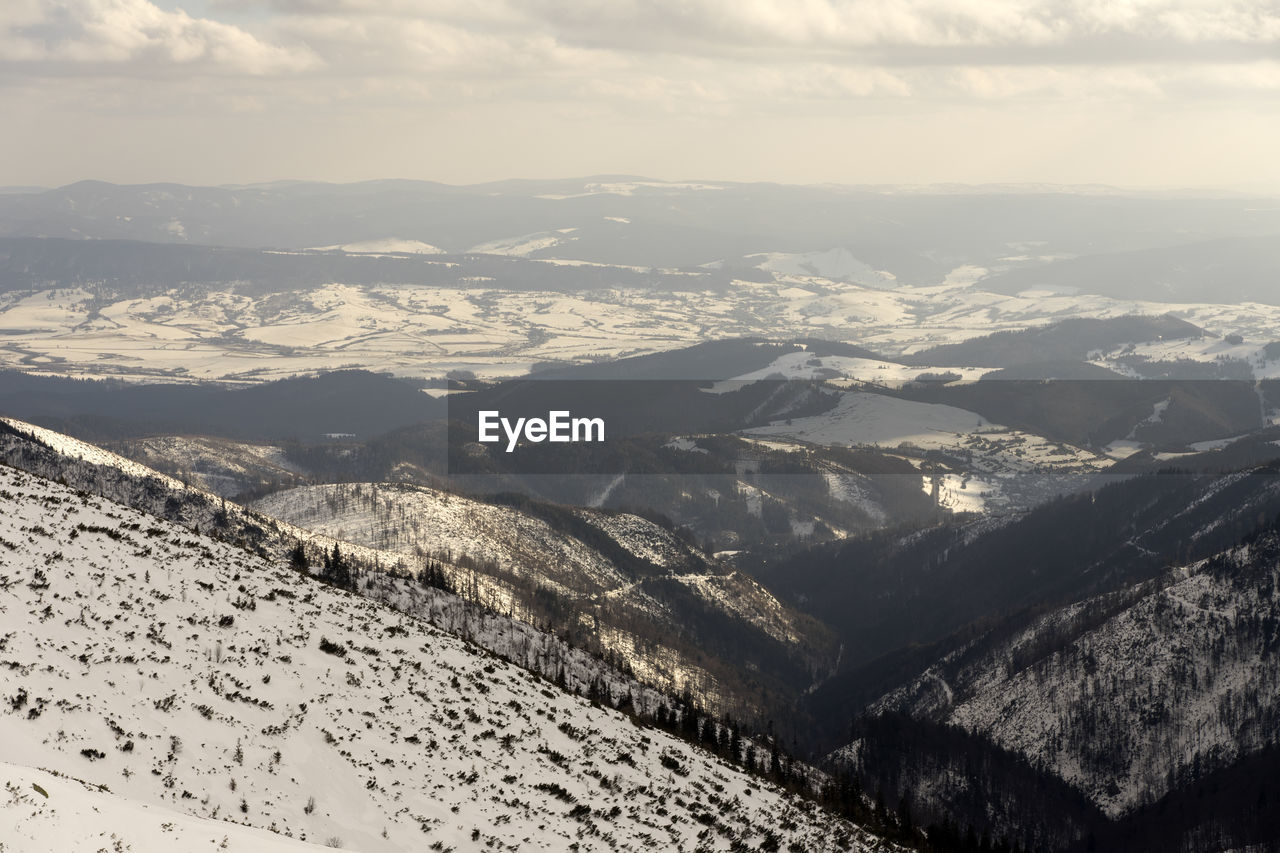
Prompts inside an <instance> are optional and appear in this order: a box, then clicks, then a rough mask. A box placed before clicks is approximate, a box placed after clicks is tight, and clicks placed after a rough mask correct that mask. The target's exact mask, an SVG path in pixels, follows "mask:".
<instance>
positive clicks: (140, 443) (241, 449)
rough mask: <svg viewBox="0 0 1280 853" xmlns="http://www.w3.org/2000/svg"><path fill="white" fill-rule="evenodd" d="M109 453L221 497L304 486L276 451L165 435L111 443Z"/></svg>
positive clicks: (295, 470) (294, 469)
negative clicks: (110, 451)
mask: <svg viewBox="0 0 1280 853" xmlns="http://www.w3.org/2000/svg"><path fill="white" fill-rule="evenodd" d="M109 448H110V449H114V450H118V451H119V452H120V453H121V454H122V455H124V456H126V457H128V458H129V459H133V460H135V461H138V462H140V463H142V464H143V465H145V466H147V467H148V468H151V469H152V470H156V471H164V472H166V473H168V474H172V475H173V476H175V477H177V478H178V479H179V480H182V481H183V482H185V483H189V484H191V485H193V486H196V487H198V488H201V489H204V490H205V491H208V492H211V493H213V494H215V495H218V496H220V497H227V498H231V497H235V496H237V495H240V494H242V493H244V492H252V491H254V490H260V489H264V488H267V487H270V486H273V485H279V484H284V485H300V484H302V483H304V482H306V477H305V476H304V472H303V471H302V470H301V469H299V468H298V466H296V465H294V464H292V463H290V462H289V460H288V459H286V458H285V454H284V451H283V450H282V449H281V448H280V447H278V446H275V445H267V444H248V443H245V442H237V441H228V440H226V439H221V438H209V437H204V436H185V435H163V436H154V437H149V438H137V439H128V440H124V441H116V442H110V443H109Z"/></svg>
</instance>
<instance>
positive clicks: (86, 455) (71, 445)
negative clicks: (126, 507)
mask: <svg viewBox="0 0 1280 853" xmlns="http://www.w3.org/2000/svg"><path fill="white" fill-rule="evenodd" d="M0 423H3V424H4V425H6V426H8V427H10V428H11V429H15V430H19V431H20V432H22V433H24V434H25V435H28V436H30V437H31V438H33V439H35V441H36V442H38V443H39V444H42V445H44V446H46V447H48V448H49V449H50V450H52V451H54V452H55V453H57V454H58V455H60V456H64V457H67V458H69V459H79V460H82V461H84V462H87V463H89V464H90V465H100V466H104V467H107V468H113V469H115V470H117V471H119V472H120V473H121V474H123V475H125V476H128V477H135V478H140V479H145V478H154V479H156V480H157V481H158V482H159V483H160V484H161V485H163V486H165V487H166V488H171V489H185V488H186V486H185V484H184V483H182V481H180V480H176V479H174V478H173V477H169V476H166V475H164V474H161V473H160V472H159V471H156V470H155V469H153V468H148V467H147V466H146V465H142V464H140V463H138V462H134V461H133V460H132V459H127V458H125V457H123V456H121V455H119V454H118V453H112V452H111V451H109V450H104V449H103V448H101V447H98V446H97V445H94V444H89V443H88V442H86V441H81V440H80V439H78V438H72V437H71V436H69V435H64V434H63V433H60V432H54V431H53V430H51V429H45V428H44V427H42V426H36V425H35V424H29V423H26V422H25V421H19V420H16V419H14V418H0Z"/></svg>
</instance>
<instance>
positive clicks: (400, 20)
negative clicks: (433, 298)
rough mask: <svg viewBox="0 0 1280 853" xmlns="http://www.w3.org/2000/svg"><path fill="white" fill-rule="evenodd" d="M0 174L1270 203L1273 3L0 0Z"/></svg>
mask: <svg viewBox="0 0 1280 853" xmlns="http://www.w3.org/2000/svg"><path fill="white" fill-rule="evenodd" d="M0 115H2V116H4V117H5V119H4V121H3V126H4V132H3V133H0V185H8V186H28V185H35V186H57V185H62V184H66V183H70V182H73V181H76V180H81V179H98V180H107V181H114V182H118V183H139V182H151V181H177V182H182V183H189V184H225V183H253V182H261V181H271V180H281V179H311V180H328V181H355V180H365V179H375V178H417V179H429V180H438V181H444V182H447V183H476V182H481V181H488V180H500V179H505V178H556V177H571V176H585V175H594V174H631V175H645V176H649V177H654V178H659V179H667V180H692V179H702V180H741V181H777V182H784V183H845V184H932V183H941V182H954V183H991V182H1049V183H1067V184H1092V183H1100V184H1110V185H1115V186H1122V187H1135V188H1210V187H1213V188H1221V189H1230V190H1240V191H1265V192H1277V191H1280V157H1277V155H1276V153H1275V152H1277V151H1280V0H1209V2H1202V0H1127V2H1126V0H1078V2H1063V0H179V1H178V2H170V0H0Z"/></svg>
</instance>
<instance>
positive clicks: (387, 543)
mask: <svg viewBox="0 0 1280 853" xmlns="http://www.w3.org/2000/svg"><path fill="white" fill-rule="evenodd" d="M253 508H254V509H255V510H256V511H258V512H261V513H264V514H266V515H268V516H271V517H273V518H278V519H280V520H282V521H284V522H286V523H287V524H289V525H294V526H296V527H298V528H303V529H306V530H309V531H312V532H314V533H317V534H321V535H323V536H327V537H333V538H335V539H337V540H341V541H344V542H351V543H354V544H356V545H360V546H364V547H366V548H370V549H376V550H377V551H379V552H380V553H382V554H383V555H388V556H393V555H403V556H404V557H406V558H411V559H412V558H417V559H423V558H426V559H435V560H439V561H441V562H443V563H445V564H446V566H447V567H446V568H445V572H446V573H447V574H449V575H450V577H451V578H453V582H454V584H455V586H457V587H462V586H465V585H468V584H470V585H475V586H476V588H477V589H478V590H479V591H480V592H481V594H482V595H483V596H485V597H486V600H487V601H489V602H490V606H491V607H492V608H493V609H496V610H498V611H499V612H503V613H507V614H511V615H514V616H515V617H516V618H519V619H523V620H525V621H530V622H533V623H535V624H548V623H550V624H555V625H556V627H557V629H559V630H571V631H572V632H573V633H574V634H575V635H576V636H577V637H578V638H579V640H578V641H579V642H580V643H584V644H586V645H588V646H589V647H592V648H596V647H598V648H599V649H600V650H601V651H602V652H604V653H605V654H607V655H608V656H610V657H611V658H613V659H616V660H618V661H619V662H621V663H623V664H625V667H626V669H628V670H629V671H631V672H634V673H635V674H636V676H637V677H638V678H640V680H641V681H643V682H644V683H646V684H649V685H651V686H654V687H657V688H659V689H663V690H667V691H669V692H672V693H676V694H680V693H683V692H684V691H686V690H692V691H693V692H694V694H695V695H696V696H698V697H699V700H700V701H701V702H703V703H704V704H706V705H707V706H709V707H713V708H726V707H727V706H726V704H725V703H726V701H728V697H729V696H730V695H731V694H732V693H733V692H734V690H733V688H732V685H734V684H738V683H739V682H740V680H741V679H743V678H747V677H748V676H747V675H746V674H745V672H744V670H743V667H744V666H745V667H746V670H747V671H749V672H750V673H751V675H750V679H751V680H752V681H754V680H756V679H765V680H766V683H769V684H770V685H771V687H770V689H779V688H780V686H781V684H789V685H790V689H797V690H798V689H804V688H805V687H807V686H808V685H809V683H810V681H809V679H813V678H816V677H818V676H819V674H820V673H822V672H823V671H824V670H825V668H827V667H829V666H830V665H831V662H832V660H833V659H832V658H831V654H832V651H833V650H832V649H831V648H829V644H828V641H827V639H826V637H825V632H823V631H821V630H819V629H818V628H817V627H816V624H815V623H813V621H812V620H809V619H806V618H804V617H802V616H800V615H799V614H798V613H796V612H795V611H794V610H793V609H792V608H790V607H788V606H786V605H784V604H782V603H781V602H780V601H778V599H777V598H775V597H774V596H773V595H772V594H771V593H770V592H769V591H768V590H767V589H765V588H764V587H762V586H760V585H759V584H757V583H754V582H751V581H749V580H748V579H746V578H745V577H743V576H741V575H740V574H739V573H737V572H734V571H732V569H730V568H729V567H727V566H724V565H721V564H719V563H716V562H714V561H711V560H708V559H707V558H706V557H704V556H702V555H701V554H700V553H699V552H698V551H696V550H693V549H691V548H690V547H689V546H688V545H687V544H685V543H683V542H682V541H680V540H679V539H677V538H676V537H675V535H673V533H672V532H671V531H669V530H666V529H664V528H662V527H660V526H659V525H657V524H655V523H653V522H651V521H648V520H646V519H643V518H640V517H639V516H635V515H629V514H626V513H617V512H612V511H605V510H588V509H573V510H568V509H565V508H553V507H550V506H545V505H543V506H542V508H541V510H540V509H539V507H538V506H537V505H533V504H530V505H528V506H526V507H515V506H505V505H500V504H494V503H487V502H481V501H477V500H472V499H469V498H466V497H463V496H461V495H457V494H451V493H449V492H444V491H440V490H436V489H429V488H425V487H419V486H407V485H401V484H387V483H383V484H377V483H357V484H330V485H320V486H307V487H301V488H296V489H288V490H286V491H283V492H277V493H276V494H273V495H269V496H267V497H265V498H262V499H261V500H259V501H257V502H255V503H254V504H253ZM540 512H541V513H543V514H541V515H540V514H539V513H540ZM457 566H460V567H465V570H459V569H457V568H452V567H457ZM549 602H551V603H550V604H549ZM779 654H780V655H781V656H782V658H781V660H785V661H786V663H785V665H783V664H780V663H774V664H766V663H764V661H766V660H779V658H777V657H776V656H777V655H779ZM757 658H759V660H757ZM748 713H750V712H748Z"/></svg>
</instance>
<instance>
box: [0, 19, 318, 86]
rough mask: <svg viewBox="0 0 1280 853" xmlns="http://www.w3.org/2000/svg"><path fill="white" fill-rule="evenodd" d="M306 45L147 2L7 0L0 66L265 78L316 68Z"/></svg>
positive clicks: (61, 71) (0, 37)
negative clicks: (271, 39) (275, 39)
mask: <svg viewBox="0 0 1280 853" xmlns="http://www.w3.org/2000/svg"><path fill="white" fill-rule="evenodd" d="M318 61H319V60H318V57H317V56H316V55H315V54H314V53H313V52H312V51H311V50H310V49H308V48H306V47H305V46H299V47H285V46H281V45H277V44H272V43H270V42H267V41H264V40H262V39H260V38H258V37H257V36H254V35H253V34H251V33H249V32H247V31H245V30H243V29H240V28H239V27H235V26H232V25H230V24H225V23H221V22H219V21H214V20H209V19H207V18H193V17H191V16H190V15H188V14H187V13H186V12H183V11H181V10H177V11H169V10H164V9H161V8H160V7H158V6H156V5H155V4H154V3H151V2H148V0H5V2H4V3H3V4H2V5H0V62H3V63H5V64H7V65H9V66H10V67H21V68H25V69H26V70H28V71H29V72H39V71H40V70H47V71H50V72H51V73H57V74H74V73H76V72H77V71H80V72H83V73H90V74H100V73H112V72H114V73H128V74H139V75H146V74H159V73H166V74H167V73H171V72H172V71H173V70H184V71H192V72H201V73H220V74H247V75H263V74H273V73H279V72H293V71H302V70H306V69H309V68H313V67H315V66H316V65H317V64H318Z"/></svg>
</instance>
